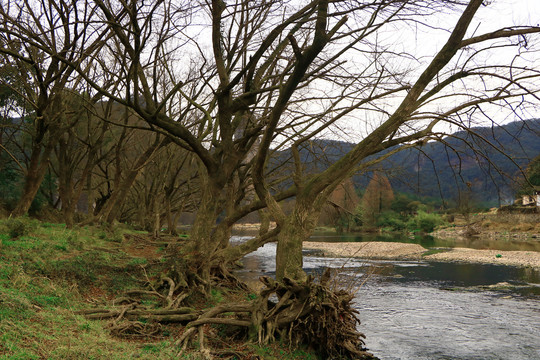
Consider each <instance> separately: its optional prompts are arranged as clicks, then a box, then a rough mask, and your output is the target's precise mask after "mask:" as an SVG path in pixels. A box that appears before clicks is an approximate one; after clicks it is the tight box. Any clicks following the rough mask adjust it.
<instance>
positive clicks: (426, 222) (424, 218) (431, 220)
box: [407, 211, 444, 233]
mask: <svg viewBox="0 0 540 360" xmlns="http://www.w3.org/2000/svg"><path fill="white" fill-rule="evenodd" d="M443 223H444V220H443V218H442V217H441V216H440V215H439V214H434V213H427V212H424V211H419V212H418V214H417V215H416V216H415V217H414V218H412V219H411V220H409V222H408V223H407V226H408V228H409V230H412V231H414V230H420V231H423V232H426V233H429V232H432V231H433V230H435V228H436V227H437V226H439V225H442V224H443Z"/></svg>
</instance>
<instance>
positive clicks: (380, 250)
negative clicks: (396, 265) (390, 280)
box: [304, 241, 427, 259]
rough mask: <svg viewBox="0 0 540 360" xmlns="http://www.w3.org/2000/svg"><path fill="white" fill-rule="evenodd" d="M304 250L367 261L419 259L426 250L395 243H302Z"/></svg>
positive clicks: (416, 245) (418, 246)
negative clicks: (365, 259)
mask: <svg viewBox="0 0 540 360" xmlns="http://www.w3.org/2000/svg"><path fill="white" fill-rule="evenodd" d="M304 249H306V250H320V251H321V252H322V253H323V254H324V255H325V256H336V257H359V258H368V259H419V258H420V257H421V256H422V254H423V253H425V252H426V251H427V250H426V249H425V248H423V247H422V246H420V245H418V244H404V243H397V242H380V241H372V242H357V243H354V242H349V243H329V242H304Z"/></svg>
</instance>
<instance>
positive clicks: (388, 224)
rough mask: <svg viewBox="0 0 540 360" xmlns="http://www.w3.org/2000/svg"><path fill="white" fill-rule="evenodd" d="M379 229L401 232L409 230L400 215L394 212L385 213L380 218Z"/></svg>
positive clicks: (378, 221)
mask: <svg viewBox="0 0 540 360" xmlns="http://www.w3.org/2000/svg"><path fill="white" fill-rule="evenodd" d="M377 227H381V228H390V229H392V230H394V231H401V230H404V229H406V228H407V224H406V223H405V222H404V221H403V220H401V218H400V216H399V214H397V213H395V212H393V211H385V212H383V213H382V214H381V215H380V216H379V217H378V219H377Z"/></svg>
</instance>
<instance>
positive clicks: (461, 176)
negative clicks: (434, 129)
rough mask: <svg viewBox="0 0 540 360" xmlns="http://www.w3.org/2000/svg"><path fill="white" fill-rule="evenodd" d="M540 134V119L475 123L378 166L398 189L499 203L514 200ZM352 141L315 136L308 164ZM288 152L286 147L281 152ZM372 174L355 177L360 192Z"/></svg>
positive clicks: (305, 155) (325, 159)
mask: <svg viewBox="0 0 540 360" xmlns="http://www.w3.org/2000/svg"><path fill="white" fill-rule="evenodd" d="M539 139H540V119H533V120H527V121H517V122H512V123H510V124H507V125H504V126H501V127H478V128H471V129H470V131H459V132H456V133H454V134H452V135H451V136H446V137H444V138H443V139H441V141H430V142H428V143H426V144H423V145H419V146H416V147H414V148H411V149H405V150H403V151H400V152H398V153H397V154H394V155H392V156H391V157H389V158H388V159H387V160H385V161H383V162H382V163H381V164H379V165H377V167H376V168H374V169H377V170H380V171H384V172H385V173H386V174H387V176H388V177H389V179H390V182H391V184H392V187H393V189H394V190H395V191H398V192H403V193H407V194H411V195H415V196H419V197H430V198H435V199H438V200H439V201H440V202H441V205H442V204H443V202H444V205H445V206H447V207H453V206H455V205H456V204H457V203H458V202H459V199H460V198H461V199H462V200H463V199H464V198H467V200H468V201H472V202H474V203H476V204H477V205H480V206H497V205H499V204H508V203H510V202H512V201H513V199H514V194H515V192H516V190H517V188H518V187H519V183H520V181H522V179H523V174H522V172H521V171H522V170H525V168H526V166H527V164H528V163H529V162H530V161H531V160H532V159H533V158H534V157H535V156H537V155H538V154H540V141H539ZM353 146H354V144H352V143H347V142H341V141H329V140H317V141H313V142H312V143H310V144H309V145H308V146H306V147H305V148H304V149H302V151H301V155H302V160H303V161H304V164H305V166H306V168H321V167H326V166H328V164H330V163H332V162H333V161H336V160H337V159H338V158H339V157H340V156H341V155H342V154H343V153H346V152H347V151H349V150H350V149H351V148H352V147H353ZM287 154H288V151H284V152H282V153H281V155H280V156H281V157H284V156H287ZM488 159H489V160H488ZM371 176H372V175H371V173H370V172H368V173H363V174H360V175H357V176H355V177H354V182H355V185H356V186H357V188H358V189H359V190H360V191H362V189H363V188H365V186H366V185H367V183H368V181H369V179H370V177H371Z"/></svg>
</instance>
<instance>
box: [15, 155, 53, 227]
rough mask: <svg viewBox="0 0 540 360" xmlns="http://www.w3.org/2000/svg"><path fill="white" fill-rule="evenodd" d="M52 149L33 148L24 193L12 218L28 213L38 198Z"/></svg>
mask: <svg viewBox="0 0 540 360" xmlns="http://www.w3.org/2000/svg"><path fill="white" fill-rule="evenodd" d="M51 150H52V148H51V147H49V146H47V147H43V146H42V145H40V144H36V145H34V146H33V149H32V155H31V156H30V164H29V166H28V169H27V172H26V177H25V181H24V187H23V193H22V195H21V198H20V199H19V202H18V203H17V206H16V207H15V209H14V210H13V212H12V213H11V216H13V217H18V216H23V215H25V214H27V213H28V210H29V209H30V206H31V205H32V201H34V198H35V197H36V194H37V192H38V191H39V187H40V186H41V183H42V182H43V179H44V178H45V173H46V172H47V167H48V166H49V155H50V153H51Z"/></svg>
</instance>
